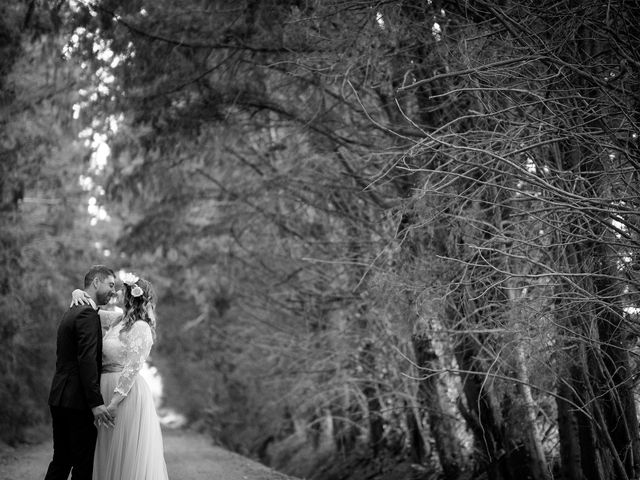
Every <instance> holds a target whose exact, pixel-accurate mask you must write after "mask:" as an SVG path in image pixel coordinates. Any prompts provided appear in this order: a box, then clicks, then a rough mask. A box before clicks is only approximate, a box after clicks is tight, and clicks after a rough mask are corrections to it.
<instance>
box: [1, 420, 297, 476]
mask: <svg viewBox="0 0 640 480" xmlns="http://www.w3.org/2000/svg"><path fill="white" fill-rule="evenodd" d="M163 438H164V451H165V460H166V462H167V469H168V470H169V479H170V480H296V479H295V478H294V477H288V476H286V475H284V474H282V473H279V472H276V471H275V470H272V469H270V468H268V467H265V466H264V465H262V464H260V463H257V462H254V461H253V460H250V459H248V458H245V457H243V456H241V455H238V454H236V453H232V452H229V451H227V450H224V449H222V448H219V447H215V446H212V445H211V442H210V441H209V440H208V439H207V437H205V436H204V435H202V434H198V433H194V432H192V431H189V430H168V429H167V430H164V431H163ZM51 452H52V447H51V441H48V442H44V443H41V444H38V445H25V446H21V447H18V448H6V449H3V450H0V480H38V479H40V480H41V479H42V478H44V473H45V471H46V469H47V466H48V464H49V461H50V459H51ZM123 480H125V479H123Z"/></svg>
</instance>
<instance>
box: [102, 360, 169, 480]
mask: <svg viewBox="0 0 640 480" xmlns="http://www.w3.org/2000/svg"><path fill="white" fill-rule="evenodd" d="M119 376H120V372H113V373H103V374H102V375H101V376H100V391H101V393H102V398H103V399H104V403H105V405H108V404H109V402H110V401H111V397H112V396H113V389H114V388H115V387H116V384H117V382H118V377H119ZM93 480H168V476H167V466H166V464H165V461H164V447H163V444H162V432H161V431H160V422H159V420H158V414H157V413H156V407H155V405H154V404H153V396H152V395H151V390H150V389H149V385H148V384H147V382H146V381H145V380H144V378H142V377H141V376H140V375H138V376H137V377H136V380H135V382H134V384H133V386H132V387H131V390H130V391H129V394H128V395H127V396H126V397H125V399H124V400H123V401H122V402H121V403H120V405H118V410H117V411H116V420H115V427H113V428H107V427H104V426H101V427H99V428H98V441H97V444H96V450H95V455H94V458H93Z"/></svg>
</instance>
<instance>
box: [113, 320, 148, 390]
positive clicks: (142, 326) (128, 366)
mask: <svg viewBox="0 0 640 480" xmlns="http://www.w3.org/2000/svg"><path fill="white" fill-rule="evenodd" d="M151 345H153V337H152V335H151V327H149V325H148V324H147V323H146V322H143V321H137V322H135V323H134V324H133V326H132V327H131V330H129V332H127V339H126V350H125V360H124V365H123V368H122V373H121V374H120V378H119V379H118V383H117V385H116V388H115V389H114V392H115V393H119V394H120V395H123V396H126V395H127V394H128V393H129V390H131V386H132V385H133V382H134V381H135V379H136V375H138V372H139V371H140V369H141V368H142V366H143V365H144V362H145V360H146V359H147V357H148V356H149V352H150V351H151Z"/></svg>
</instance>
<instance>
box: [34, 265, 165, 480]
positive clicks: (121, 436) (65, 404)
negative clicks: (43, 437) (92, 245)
mask: <svg viewBox="0 0 640 480" xmlns="http://www.w3.org/2000/svg"><path fill="white" fill-rule="evenodd" d="M122 282H123V298H124V302H123V303H124V305H123V306H124V311H123V313H122V314H121V315H120V314H116V315H114V312H110V311H108V310H100V307H101V306H104V305H107V304H108V303H109V301H110V299H111V298H112V297H114V296H115V295H116V276H115V273H114V272H113V270H111V269H110V268H107V267H105V266H103V265H96V266H93V267H91V268H90V269H89V271H88V272H87V274H86V275H85V278H84V290H83V291H82V290H76V291H74V294H73V301H72V306H71V308H70V309H69V310H68V311H67V312H66V313H65V314H64V315H63V317H62V319H61V320H60V324H59V326H58V333H57V342H56V370H55V374H54V377H53V381H52V384H51V392H50V395H49V407H50V409H51V417H52V421H53V422H52V423H53V460H52V461H51V463H50V464H49V469H48V470H47V474H46V477H45V480H66V479H67V477H68V476H69V473H70V472H72V480H167V478H168V476H167V467H166V464H165V461H164V452H163V443H162V433H161V430H160V422H159V421H158V416H157V414H156V410H155V405H154V403H153V397H152V395H151V390H150V389H149V386H148V385H147V383H146V381H145V380H144V379H143V378H142V377H141V376H140V375H139V372H140V369H141V368H142V366H143V365H144V362H145V360H146V359H147V357H148V356H149V352H150V350H151V346H152V344H153V341H154V338H155V326H156V316H155V304H156V297H155V292H154V289H153V287H152V285H151V284H150V283H149V282H148V281H146V280H144V279H142V278H138V277H136V276H135V275H133V274H130V273H129V274H126V275H125V276H124V277H123V278H122ZM103 325H104V326H105V327H106V333H104V336H103V328H102V326H103Z"/></svg>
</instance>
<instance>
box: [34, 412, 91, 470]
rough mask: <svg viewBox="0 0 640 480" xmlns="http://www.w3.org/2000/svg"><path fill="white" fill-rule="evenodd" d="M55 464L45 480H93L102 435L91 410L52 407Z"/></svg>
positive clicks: (50, 467) (51, 464) (50, 465)
mask: <svg viewBox="0 0 640 480" xmlns="http://www.w3.org/2000/svg"><path fill="white" fill-rule="evenodd" d="M50 409H51V418H52V420H53V460H51V463H50V464H49V469H48V470H47V475H46V476H45V480H66V479H67V478H68V476H69V472H71V473H72V475H71V479H72V480H91V475H92V473H93V453H94V450H95V448H96V438H97V435H98V431H97V429H96V427H95V425H94V424H93V414H92V413H91V410H89V409H86V410H79V409H75V408H65V407H54V406H50Z"/></svg>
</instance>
